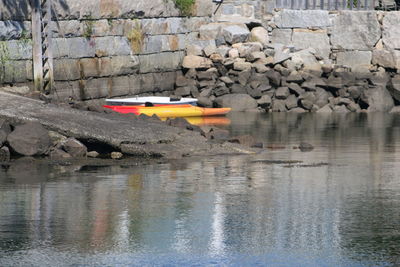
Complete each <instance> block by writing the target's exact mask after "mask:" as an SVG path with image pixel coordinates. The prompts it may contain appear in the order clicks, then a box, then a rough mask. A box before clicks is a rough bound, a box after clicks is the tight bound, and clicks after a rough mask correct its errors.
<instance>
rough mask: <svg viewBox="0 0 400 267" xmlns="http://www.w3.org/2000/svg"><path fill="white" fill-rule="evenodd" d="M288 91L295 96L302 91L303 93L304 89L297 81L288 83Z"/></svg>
mask: <svg viewBox="0 0 400 267" xmlns="http://www.w3.org/2000/svg"><path fill="white" fill-rule="evenodd" d="M287 86H288V88H289V91H290V92H291V93H294V94H295V95H296V96H299V95H301V94H303V93H305V90H304V89H303V88H301V87H300V85H298V84H297V83H289V84H288V85H287Z"/></svg>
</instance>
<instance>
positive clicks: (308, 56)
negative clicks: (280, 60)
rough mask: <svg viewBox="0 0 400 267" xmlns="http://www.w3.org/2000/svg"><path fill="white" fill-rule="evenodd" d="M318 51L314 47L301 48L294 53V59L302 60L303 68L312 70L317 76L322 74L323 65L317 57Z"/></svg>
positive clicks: (306, 70)
mask: <svg viewBox="0 0 400 267" xmlns="http://www.w3.org/2000/svg"><path fill="white" fill-rule="evenodd" d="M316 53H317V52H316V51H315V49H314V48H308V49H304V50H300V51H298V52H295V53H292V54H291V55H292V61H294V62H300V63H302V64H303V70H304V71H305V72H310V73H313V74H315V75H316V76H321V74H322V66H321V64H320V63H319V62H318V60H317V59H316V57H315V54H316Z"/></svg>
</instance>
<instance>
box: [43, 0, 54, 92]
mask: <svg viewBox="0 0 400 267" xmlns="http://www.w3.org/2000/svg"><path fill="white" fill-rule="evenodd" d="M42 1H43V4H42V10H43V18H42V25H43V27H42V30H43V33H42V34H43V42H44V43H43V46H42V53H43V55H44V60H43V70H44V75H43V79H44V84H43V91H44V92H45V93H51V91H52V90H53V86H54V75H53V42H52V30H51V27H52V24H51V17H52V15H51V0H42Z"/></svg>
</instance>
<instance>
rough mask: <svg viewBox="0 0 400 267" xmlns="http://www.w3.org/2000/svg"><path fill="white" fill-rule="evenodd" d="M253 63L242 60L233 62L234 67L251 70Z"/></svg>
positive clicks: (235, 68)
mask: <svg viewBox="0 0 400 267" xmlns="http://www.w3.org/2000/svg"><path fill="white" fill-rule="evenodd" d="M252 66H253V65H252V64H251V63H250V62H241V61H236V62H235V63H233V69H234V70H238V71H242V70H251V67H252Z"/></svg>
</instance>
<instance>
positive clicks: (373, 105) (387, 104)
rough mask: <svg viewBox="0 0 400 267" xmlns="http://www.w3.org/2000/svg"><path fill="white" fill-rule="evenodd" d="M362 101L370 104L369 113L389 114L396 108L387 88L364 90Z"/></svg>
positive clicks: (379, 87)
mask: <svg viewBox="0 0 400 267" xmlns="http://www.w3.org/2000/svg"><path fill="white" fill-rule="evenodd" d="M361 99H362V100H363V101H364V102H365V103H367V104H368V109H367V110H368V111H369V112H375V111H381V112H388V111H390V110H391V109H392V108H393V107H394V101H393V98H392V96H391V95H390V93H389V91H388V90H387V89H386V88H385V87H381V86H378V87H374V88H369V89H366V90H364V92H363V95H362V97H361Z"/></svg>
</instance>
